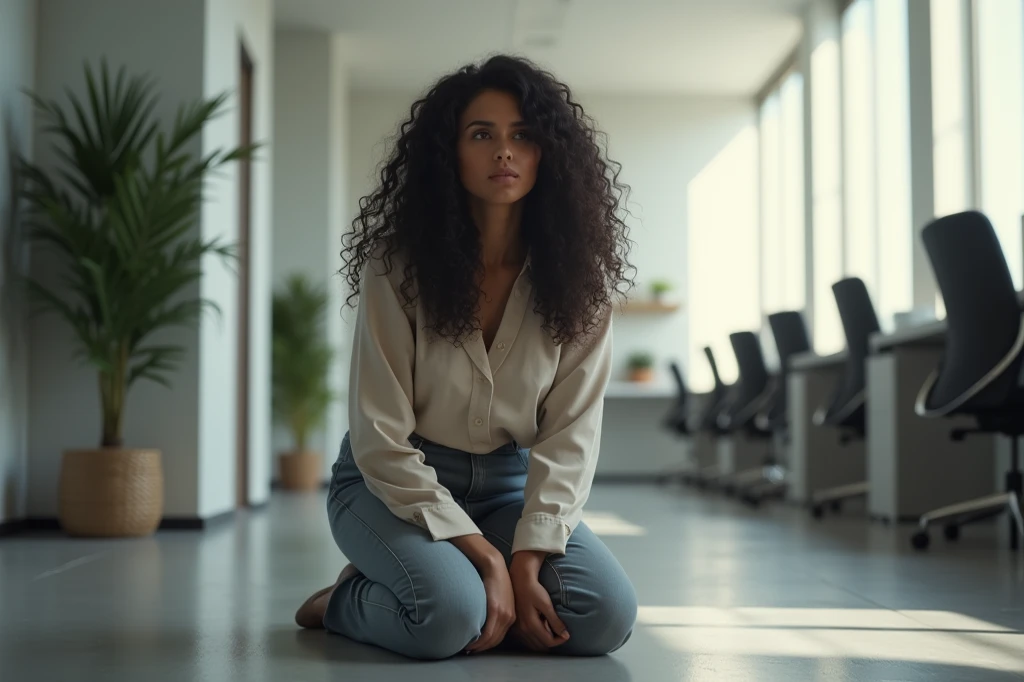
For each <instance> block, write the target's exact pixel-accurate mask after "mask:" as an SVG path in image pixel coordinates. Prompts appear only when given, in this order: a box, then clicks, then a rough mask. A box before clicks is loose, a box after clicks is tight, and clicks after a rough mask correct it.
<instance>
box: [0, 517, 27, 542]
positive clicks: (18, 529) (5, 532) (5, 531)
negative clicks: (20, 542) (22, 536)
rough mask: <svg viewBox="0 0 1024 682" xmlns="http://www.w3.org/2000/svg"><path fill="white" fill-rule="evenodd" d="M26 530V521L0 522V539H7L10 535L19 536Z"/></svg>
mask: <svg viewBox="0 0 1024 682" xmlns="http://www.w3.org/2000/svg"><path fill="white" fill-rule="evenodd" d="M24 529H25V519H11V520H9V521H0V538H2V537H7V536H9V535H17V534H18V533H22V532H24Z"/></svg>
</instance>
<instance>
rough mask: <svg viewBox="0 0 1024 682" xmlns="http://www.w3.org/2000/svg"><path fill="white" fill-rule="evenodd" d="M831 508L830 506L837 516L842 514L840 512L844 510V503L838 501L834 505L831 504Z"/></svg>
mask: <svg viewBox="0 0 1024 682" xmlns="http://www.w3.org/2000/svg"><path fill="white" fill-rule="evenodd" d="M829 506H830V507H831V508H832V511H834V512H835V513H837V514H838V513H839V512H840V511H842V509H843V503H842V502H840V501H839V500H836V501H835V502H833V503H832V504H830V505H829Z"/></svg>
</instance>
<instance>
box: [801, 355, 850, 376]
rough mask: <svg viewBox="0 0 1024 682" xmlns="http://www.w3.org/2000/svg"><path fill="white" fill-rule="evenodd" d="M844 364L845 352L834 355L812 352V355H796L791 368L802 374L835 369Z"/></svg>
mask: <svg viewBox="0 0 1024 682" xmlns="http://www.w3.org/2000/svg"><path fill="white" fill-rule="evenodd" d="M844 362H846V351H845V350H844V351H840V352H838V353H834V354H832V355H818V354H817V353H815V352H813V351H812V352H810V353H800V354H798V355H794V356H793V360H792V362H791V363H790V366H791V368H792V369H793V370H794V371H797V372H800V371H808V370H813V369H825V368H826V367H834V366H835V365H841V364H843V363H844Z"/></svg>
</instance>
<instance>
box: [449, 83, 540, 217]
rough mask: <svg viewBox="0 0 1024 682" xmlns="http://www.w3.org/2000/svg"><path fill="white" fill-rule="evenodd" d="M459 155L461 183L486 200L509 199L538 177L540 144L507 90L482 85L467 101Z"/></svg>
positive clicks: (506, 201) (521, 194) (518, 195)
mask: <svg viewBox="0 0 1024 682" xmlns="http://www.w3.org/2000/svg"><path fill="white" fill-rule="evenodd" d="M458 155H459V176H460V178H461V179H462V185H463V187H465V188H466V191H468V192H469V193H470V194H471V195H472V196H473V197H476V198H477V199H479V200H480V201H483V202H486V203H489V204H513V203H515V202H517V201H519V200H520V199H522V198H523V197H525V196H526V195H527V193H529V191H530V190H531V189H533V185H534V183H536V181H537V166H538V165H539V164H540V146H539V145H537V144H536V143H535V142H533V140H532V139H531V136H530V131H529V130H528V129H527V127H526V124H525V123H524V122H523V120H522V114H520V112H519V102H518V101H517V100H516V98H515V97H514V96H513V95H511V94H509V93H507V92H502V91H498V90H484V91H482V92H481V93H480V94H479V95H477V96H476V98H474V99H473V100H472V101H471V102H470V103H469V106H467V107H466V110H465V111H464V112H463V113H462V118H461V119H460V121H459V143H458Z"/></svg>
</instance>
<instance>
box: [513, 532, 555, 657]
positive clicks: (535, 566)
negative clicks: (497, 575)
mask: <svg viewBox="0 0 1024 682" xmlns="http://www.w3.org/2000/svg"><path fill="white" fill-rule="evenodd" d="M545 556H546V552H533V551H520V552H516V553H515V554H513V555H512V567H511V568H510V569H509V575H510V576H511V578H512V590H513V592H515V601H516V622H515V627H514V628H513V631H514V632H515V634H516V636H518V637H519V639H520V640H521V641H522V642H523V644H525V645H526V646H527V647H528V648H530V649H532V650H533V651H547V650H548V649H550V648H552V647H556V646H558V645H559V644H564V643H565V642H567V641H569V631H568V630H567V629H566V627H565V624H564V623H562V621H561V619H559V617H558V614H556V613H555V607H554V605H553V604H552V603H551V597H550V595H548V591H547V590H546V589H544V586H543V585H541V584H540V580H539V577H540V567H541V564H543V563H544V557H545Z"/></svg>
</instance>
